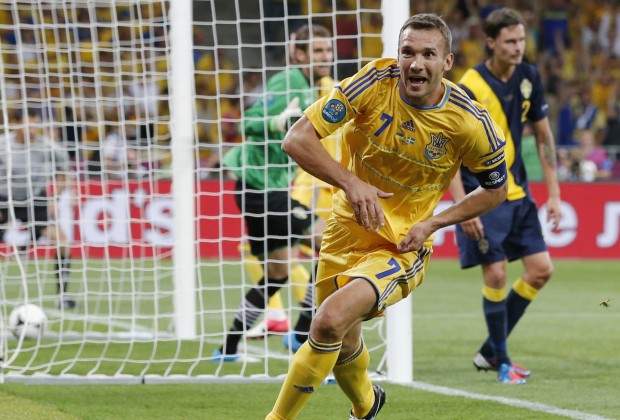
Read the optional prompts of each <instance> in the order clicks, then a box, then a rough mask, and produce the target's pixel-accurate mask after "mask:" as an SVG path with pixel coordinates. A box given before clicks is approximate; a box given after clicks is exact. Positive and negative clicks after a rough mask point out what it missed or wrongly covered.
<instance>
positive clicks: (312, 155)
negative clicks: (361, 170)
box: [282, 115, 356, 189]
mask: <svg viewBox="0 0 620 420" xmlns="http://www.w3.org/2000/svg"><path fill="white" fill-rule="evenodd" d="M282 150H283V151H284V152H285V153H286V154H288V155H289V156H290V157H291V158H293V160H294V161H295V162H297V164H298V165H299V166H300V167H301V168H302V169H303V170H304V171H306V172H308V173H309V174H310V175H312V176H314V177H316V178H319V179H321V180H323V181H325V182H327V183H328V184H330V185H333V186H335V187H338V188H341V189H345V187H346V186H347V185H348V184H349V183H350V182H351V181H352V179H353V178H356V177H355V175H353V174H352V173H351V172H350V171H348V170H347V169H345V168H344V167H343V166H342V165H340V164H339V163H338V162H336V161H335V160H334V159H333V158H332V157H331V156H330V155H329V152H328V151H327V150H326V149H325V147H323V145H322V144H321V138H320V136H319V134H318V133H317V132H316V130H315V129H314V126H313V125H312V123H311V122H310V120H308V118H307V117H306V116H305V115H304V116H303V117H301V118H300V119H299V121H297V123H295V125H293V127H291V129H290V130H289V131H288V133H286V137H285V138H284V141H283V142H282Z"/></svg>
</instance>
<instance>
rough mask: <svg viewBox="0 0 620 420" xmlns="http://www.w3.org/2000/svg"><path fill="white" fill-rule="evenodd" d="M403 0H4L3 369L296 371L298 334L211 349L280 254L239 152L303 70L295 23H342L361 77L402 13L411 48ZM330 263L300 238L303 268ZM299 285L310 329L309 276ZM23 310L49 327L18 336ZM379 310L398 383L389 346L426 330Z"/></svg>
mask: <svg viewBox="0 0 620 420" xmlns="http://www.w3.org/2000/svg"><path fill="white" fill-rule="evenodd" d="M400 3H402V4H400ZM404 3H408V2H405V1H402V2H390V9H391V10H392V11H393V13H387V14H385V15H383V14H382V10H381V9H382V4H381V1H380V0H347V1H335V0H334V1H327V2H326V1H311V0H308V1H305V0H304V1H292V0H288V1H287V0H283V1H267V0H195V1H190V0H174V1H165V0H142V1H140V0H111V1H110V0H106V1H103V0H101V1H99V0H67V1H60V0H38V1H35V0H16V1H12V2H4V3H2V4H0V35H1V40H0V42H1V43H0V51H1V58H2V59H1V60H0V107H1V110H0V111H1V112H0V120H1V121H2V132H0V139H1V141H0V147H1V149H0V182H1V183H3V184H5V185H6V188H2V187H0V210H1V217H2V220H0V224H1V225H0V235H1V236H0V278H1V279H2V280H1V281H0V299H1V301H0V382H1V381H45V382H64V381H90V382H93V381H94V382H97V381H99V382H122V383H156V382H158V381H177V380H179V381H188V380H189V381H191V380H204V381H218V380H226V379H230V378H233V379H235V378H236V379H239V380H270V379H274V380H275V379H278V377H281V376H282V375H284V374H285V373H286V371H287V368H288V364H289V361H290V357H291V353H290V351H289V350H286V349H285V347H284V346H283V344H282V340H283V337H284V333H283V332H280V333H274V334H270V335H268V336H267V337H264V338H262V339H251V338H246V337H244V338H243V339H242V340H241V342H240V345H239V351H240V352H241V354H242V356H243V357H241V358H240V359H239V360H238V361H237V362H226V363H224V362H214V361H213V360H212V358H211V354H212V352H213V350H214V349H217V348H219V347H220V346H221V345H222V343H223V340H224V339H225V335H226V332H227V330H228V329H229V328H230V325H231V323H232V320H233V319H234V317H235V313H236V312H237V310H238V307H239V304H240V302H241V301H242V298H243V296H244V295H245V293H246V292H247V291H248V290H249V288H250V287H252V285H253V284H254V283H253V275H252V270H253V269H256V268H259V269H260V268H261V266H260V264H258V263H256V261H255V260H254V259H253V258H252V257H251V256H250V255H249V253H248V252H247V249H246V248H245V243H246V241H247V234H246V233H245V228H244V223H243V217H242V215H241V214H240V213H239V210H238V208H237V206H236V204H235V202H234V198H233V191H234V180H233V179H232V177H231V175H230V173H228V172H227V171H225V170H224V169H223V168H222V166H221V165H220V161H221V159H222V156H223V155H224V153H225V152H226V151H227V150H229V149H230V148H231V147H233V146H234V145H236V144H238V143H239V142H242V141H243V140H244V134H243V133H242V132H240V131H239V123H240V122H241V121H242V118H243V115H244V111H245V109H247V108H248V107H249V106H250V105H251V104H252V103H254V102H256V101H257V100H263V99H264V96H265V94H264V92H263V87H264V86H265V84H266V82H267V79H268V78H269V77H270V76H271V75H272V74H274V73H275V72H277V71H279V70H282V69H284V68H286V67H287V66H288V65H290V57H289V52H288V51H289V42H288V40H289V39H290V35H291V33H292V32H294V31H295V29H296V28H298V27H299V26H300V25H302V24H311V23H313V22H318V23H321V24H323V25H324V26H326V27H327V28H329V29H330V30H331V32H332V33H333V34H334V55H335V63H334V72H333V75H334V78H335V79H342V78H344V77H347V76H349V75H352V74H353V73H354V72H355V71H357V70H358V69H359V68H361V66H362V65H363V64H365V63H366V62H368V61H370V60H371V59H374V58H376V57H379V56H381V55H382V54H383V49H384V45H383V41H382V32H385V29H386V28H385V27H386V25H389V26H390V27H391V28H390V29H391V30H392V33H391V34H390V35H389V36H390V38H389V42H390V43H392V44H393V45H394V48H390V44H388V45H387V52H386V53H385V54H386V55H391V56H393V55H394V53H395V50H396V41H397V35H394V32H393V30H394V28H393V27H396V28H399V27H400V25H401V24H402V22H401V20H403V18H402V17H403V16H405V15H406V14H407V12H408V5H406V6H405V5H404ZM399 4H400V5H399ZM383 7H386V5H385V4H384V5H383ZM397 7H400V11H399V10H397ZM401 12H402V13H401ZM390 15H392V17H389V16H390ZM393 15H396V16H399V17H398V18H396V21H388V19H394V16H393ZM396 30H397V29H396ZM396 34H397V32H396ZM384 36H385V34H384ZM392 50H394V51H392ZM31 114H32V115H31ZM35 152H36V153H35ZM33 154H36V156H37V158H36V159H35V158H33V156H32V155H33ZM37 159H38V160H37ZM42 179H45V186H44V187H41V182H42V181H41V180H42ZM41 209H43V210H41ZM41 213H42V214H41ZM315 259H316V256H315V255H314V254H313V253H312V252H306V253H298V252H294V253H293V251H291V255H290V266H291V270H293V269H295V267H297V266H298V264H299V267H302V268H300V270H303V269H305V270H307V271H310V272H311V271H312V267H313V265H314V262H315ZM252 267H253V268H252ZM290 283H292V284H288V285H286V286H285V287H284V288H283V289H282V290H281V293H280V299H281V302H282V312H280V315H282V313H283V314H284V317H285V318H286V319H287V320H288V321H289V322H290V325H291V327H292V326H293V325H294V323H295V322H294V321H295V320H296V319H297V316H298V313H299V310H300V309H301V307H300V304H299V302H298V298H297V296H298V294H299V291H298V290H296V289H295V288H300V287H301V288H303V287H304V286H305V285H303V284H295V282H294V281H291V282H290ZM65 286H66V288H65ZM24 304H35V305H37V306H39V307H40V308H42V309H43V311H44V312H45V314H46V316H47V321H46V323H41V324H36V325H35V327H36V328H39V327H40V328H39V330H38V331H40V334H35V335H32V334H26V333H24V334H15V331H18V332H19V331H22V330H24V331H25V330H26V329H24V328H22V329H21V330H20V329H19V328H17V329H16V323H17V324H20V325H21V324H24V323H28V322H30V321H29V320H28V319H22V318H24V316H23V315H22V316H21V318H19V317H18V318H19V319H17V321H16V319H15V317H10V314H11V312H12V311H13V310H14V309H15V308H18V307H19V306H21V305H24ZM407 311H408V312H407ZM404 314H405V318H410V317H411V312H410V309H406V310H405V312H404ZM25 317H26V318H28V316H25ZM367 324H368V325H366V326H365V328H364V339H365V342H366V344H367V346H368V348H369V350H370V351H371V355H372V363H373V364H372V366H371V368H372V370H373V371H378V372H380V373H382V374H384V375H387V377H388V378H392V379H394V378H398V373H397V372H395V371H393V372H391V369H390V368H389V364H390V363H389V362H388V360H390V358H391V357H397V358H400V363H402V366H408V364H409V363H411V361H410V359H411V357H412V354H411V351H410V349H408V348H407V346H406V345H407V342H409V343H410V342H411V337H410V332H408V328H410V325H409V326H407V324H406V323H405V325H403V326H400V327H398V328H402V329H401V330H395V329H394V328H393V327H388V326H387V325H386V323H385V321H384V320H383V319H380V320H377V321H372V322H369V323H367ZM390 328H392V332H390V331H389V330H390ZM36 331H37V330H36V329H35V332H36ZM388 335H389V336H390V337H389V338H388V337H387V336H388ZM403 337H404V342H405V346H404V347H403V344H402V340H403ZM398 340H401V343H400V344H399V343H398ZM386 342H387V343H388V344H387V345H386ZM390 347H392V349H393V348H395V347H398V348H400V354H398V352H397V353H396V354H397V355H396V356H389V355H390ZM403 349H404V351H403ZM403 353H404V354H403ZM405 370H406V369H405ZM401 373H402V372H401ZM405 378H406V376H405Z"/></svg>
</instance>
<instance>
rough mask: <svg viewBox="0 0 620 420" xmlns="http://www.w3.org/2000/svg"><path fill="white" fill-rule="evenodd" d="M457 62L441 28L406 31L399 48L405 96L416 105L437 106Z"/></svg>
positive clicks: (401, 90) (401, 84) (399, 62)
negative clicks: (445, 77) (446, 77)
mask: <svg viewBox="0 0 620 420" xmlns="http://www.w3.org/2000/svg"><path fill="white" fill-rule="evenodd" d="M453 61H454V56H453V55H452V53H448V54H446V51H445V40H444V37H443V35H442V34H441V32H440V31H439V29H424V30H422V29H413V28H407V29H405V30H404V31H403V33H402V35H401V37H400V45H399V48H398V66H399V67H400V92H401V94H402V95H403V96H404V97H405V98H407V99H408V100H409V102H411V103H412V104H413V105H417V106H432V105H435V104H436V103H437V102H438V101H439V100H440V99H441V97H442V95H443V91H444V89H443V85H442V83H441V79H442V78H443V74H444V72H446V71H448V70H450V69H451V68H452V63H453Z"/></svg>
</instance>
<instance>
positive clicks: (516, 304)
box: [451, 8, 561, 384]
mask: <svg viewBox="0 0 620 420" xmlns="http://www.w3.org/2000/svg"><path fill="white" fill-rule="evenodd" d="M484 30H485V33H486V35H487V41H486V42H487V44H486V46H487V53H488V58H487V59H486V61H484V62H483V63H480V64H479V65H477V66H476V67H475V68H473V69H469V70H468V71H467V72H466V73H465V74H464V75H463V77H462V79H461V80H460V82H459V85H460V86H461V87H462V88H463V89H464V90H465V91H466V92H467V94H468V95H469V96H470V97H471V98H472V99H474V100H476V101H478V102H480V103H481V104H483V105H484V106H485V107H486V108H487V109H488V111H489V114H490V115H491V117H493V119H494V120H495V122H496V123H497V124H498V125H499V126H500V127H501V128H502V130H503V131H504V133H505V134H506V148H505V149H506V165H507V166H508V168H509V171H508V197H507V200H506V201H505V202H504V203H502V204H501V205H500V206H498V207H497V208H496V209H494V210H493V211H490V212H488V213H486V214H485V215H483V216H481V217H479V218H474V219H471V220H469V221H466V222H463V223H461V224H460V225H459V226H457V242H458V246H459V256H460V261H461V266H462V267H463V268H468V267H473V266H476V265H481V266H482V275H483V279H484V287H483V289H482V296H483V299H482V300H483V310H484V316H485V319H486V323H487V327H488V332H489V337H488V338H487V340H486V341H485V342H484V344H483V345H482V347H480V349H479V350H478V353H477V354H476V355H475V357H474V360H473V362H474V365H475V366H476V368H478V369H483V370H497V371H498V378H499V380H500V381H501V382H502V383H509V384H521V383H525V378H526V377H528V376H530V371H529V370H527V369H524V368H523V367H521V366H519V365H516V364H515V363H511V360H510V357H509V355H508V349H507V345H506V340H507V338H508V335H509V334H510V332H511V331H512V329H513V328H514V326H515V324H516V323H517V322H518V321H519V319H520V318H521V316H522V315H523V313H524V312H525V309H526V308H527V306H528V305H529V304H530V302H531V301H532V300H533V299H534V297H535V296H536V294H537V293H538V291H539V290H540V289H541V288H542V287H543V286H544V285H545V283H547V281H548V280H549V278H550V277H551V274H552V271H553V267H552V264H551V258H550V256H549V252H548V251H547V246H546V245H545V241H544V239H543V235H542V230H541V225H540V221H539V220H538V211H537V209H536V203H534V200H533V198H532V196H531V195H530V191H529V187H528V181H527V174H526V173H525V167H524V165H523V160H522V158H521V137H522V134H523V127H524V125H525V124H526V122H528V121H529V122H531V125H532V128H533V129H534V133H535V137H536V143H537V145H538V154H539V157H540V162H541V164H542V168H543V172H544V175H545V180H546V183H547V189H548V192H549V197H548V200H547V203H546V204H547V220H548V221H551V222H552V227H553V228H557V226H558V224H559V222H560V217H561V213H560V188H559V186H558V179H557V175H556V154H555V146H554V140H553V135H552V133H551V128H550V125H549V119H548V118H547V108H548V106H547V103H546V101H545V97H544V90H543V86H542V83H541V80H540V75H539V74H538V71H537V70H536V67H535V66H533V65H531V64H528V63H524V62H522V61H523V53H524V51H525V38H526V33H525V24H524V21H523V18H522V17H521V16H520V15H519V14H518V13H517V12H515V11H514V10H511V9H507V8H503V9H498V10H496V11H494V12H492V13H491V14H490V15H489V16H488V17H487V19H486V20H485V22H484ZM461 175H462V176H461V177H456V178H455V179H454V181H453V183H452V186H451V191H452V194H453V197H454V199H455V200H458V199H460V198H461V197H463V196H464V194H465V193H466V192H469V191H472V190H473V189H475V188H476V187H477V186H478V182H477V180H476V177H475V176H474V174H472V173H471V171H469V170H468V169H467V168H463V169H462V171H461ZM517 259H521V260H522V262H523V267H524V272H523V274H522V275H521V277H519V278H518V279H517V280H516V281H515V283H514V284H513V286H512V290H511V291H510V293H509V294H508V296H507V297H506V294H505V291H504V288H505V286H506V265H507V261H514V260H517ZM502 368H503V369H502Z"/></svg>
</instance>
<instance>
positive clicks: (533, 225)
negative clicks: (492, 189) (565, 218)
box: [456, 197, 547, 268]
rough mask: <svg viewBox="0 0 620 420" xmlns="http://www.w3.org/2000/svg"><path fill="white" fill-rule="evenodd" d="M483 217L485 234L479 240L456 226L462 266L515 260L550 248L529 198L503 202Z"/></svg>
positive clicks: (536, 210)
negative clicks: (473, 238) (470, 236)
mask: <svg viewBox="0 0 620 420" xmlns="http://www.w3.org/2000/svg"><path fill="white" fill-rule="evenodd" d="M480 219H481V220H482V224H483V226H484V235H485V237H484V238H483V239H481V240H480V241H474V240H472V239H469V238H468V237H467V236H465V234H464V233H463V229H462V228H461V226H460V225H457V226H456V241H457V243H458V246H459V258H460V261H461V267H462V268H469V267H474V266H476V265H479V264H490V263H494V262H498V261H503V260H504V259H507V260H508V261H514V260H518V259H520V258H523V257H525V256H528V255H532V254H537V253H539V252H544V251H546V250H547V245H546V244H545V240H544V238H543V234H542V229H541V227H540V221H539V220H538V209H537V208H536V204H535V203H534V202H533V201H532V200H531V199H529V198H527V197H526V198H522V199H520V200H515V201H504V202H503V203H502V204H500V205H499V206H498V207H496V208H495V209H493V210H491V211H490V212H488V213H485V214H483V215H482V216H480Z"/></svg>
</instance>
